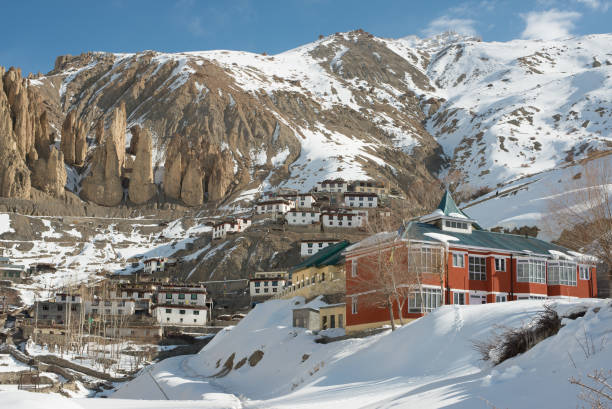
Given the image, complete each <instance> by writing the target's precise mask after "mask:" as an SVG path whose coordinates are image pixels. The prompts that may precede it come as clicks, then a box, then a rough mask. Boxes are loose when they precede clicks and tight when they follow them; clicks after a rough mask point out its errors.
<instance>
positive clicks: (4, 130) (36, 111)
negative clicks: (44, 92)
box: [0, 67, 66, 199]
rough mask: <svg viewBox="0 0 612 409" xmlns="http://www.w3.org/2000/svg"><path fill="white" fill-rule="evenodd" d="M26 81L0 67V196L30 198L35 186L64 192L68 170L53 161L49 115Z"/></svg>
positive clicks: (59, 194)
mask: <svg viewBox="0 0 612 409" xmlns="http://www.w3.org/2000/svg"><path fill="white" fill-rule="evenodd" d="M27 81H28V80H27V79H25V78H22V77H21V71H20V70H16V69H14V68H11V69H10V70H9V71H8V72H5V70H4V68H3V67H0V196H3V197H15V198H21V199H29V198H30V193H31V187H32V186H34V187H37V188H41V189H43V190H45V191H48V192H49V193H51V194H53V195H55V196H62V195H63V194H64V185H65V183H66V170H65V169H64V166H63V163H62V164H60V165H61V166H58V165H57V163H55V162H54V160H55V159H54V158H57V150H56V149H50V144H51V139H50V137H49V127H48V123H47V115H46V112H45V111H44V110H43V109H42V107H41V106H42V104H41V102H40V97H39V96H38V94H36V92H35V91H34V90H32V88H30V87H28V82H27ZM28 165H29V166H30V167H31V168H32V170H33V171H31V170H30V168H29V167H28Z"/></svg>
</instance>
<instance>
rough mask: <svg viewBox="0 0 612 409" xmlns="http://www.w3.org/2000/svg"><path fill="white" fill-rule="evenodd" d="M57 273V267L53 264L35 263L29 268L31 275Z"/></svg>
mask: <svg viewBox="0 0 612 409" xmlns="http://www.w3.org/2000/svg"><path fill="white" fill-rule="evenodd" d="M56 271H57V267H56V266H55V264H52V263H33V264H30V266H29V267H28V274H30V275H36V274H47V273H55V272H56Z"/></svg>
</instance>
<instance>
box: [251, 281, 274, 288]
mask: <svg viewBox="0 0 612 409" xmlns="http://www.w3.org/2000/svg"><path fill="white" fill-rule="evenodd" d="M261 283H262V282H261V281H255V287H260V286H261ZM263 283H264V286H265V287H267V286H268V285H270V281H264V282H263ZM271 283H272V284H271V285H273V286H275V287H277V286H278V281H272V282H271Z"/></svg>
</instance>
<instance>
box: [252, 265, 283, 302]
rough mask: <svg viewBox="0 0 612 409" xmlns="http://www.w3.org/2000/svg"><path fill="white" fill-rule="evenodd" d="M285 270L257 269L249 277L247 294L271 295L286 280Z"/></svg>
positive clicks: (279, 289) (278, 290)
mask: <svg viewBox="0 0 612 409" xmlns="http://www.w3.org/2000/svg"><path fill="white" fill-rule="evenodd" d="M287 276H288V274H287V272H286V271H258V272H256V273H255V274H253V276H252V277H251V278H250V279H249V294H250V296H251V297H253V298H261V297H272V296H274V295H276V294H278V293H279V292H280V291H281V290H282V289H283V288H284V287H285V284H286V282H287Z"/></svg>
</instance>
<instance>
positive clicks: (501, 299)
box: [495, 295, 508, 302]
mask: <svg viewBox="0 0 612 409" xmlns="http://www.w3.org/2000/svg"><path fill="white" fill-rule="evenodd" d="M506 301H508V296H507V295H496V296H495V302H506Z"/></svg>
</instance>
